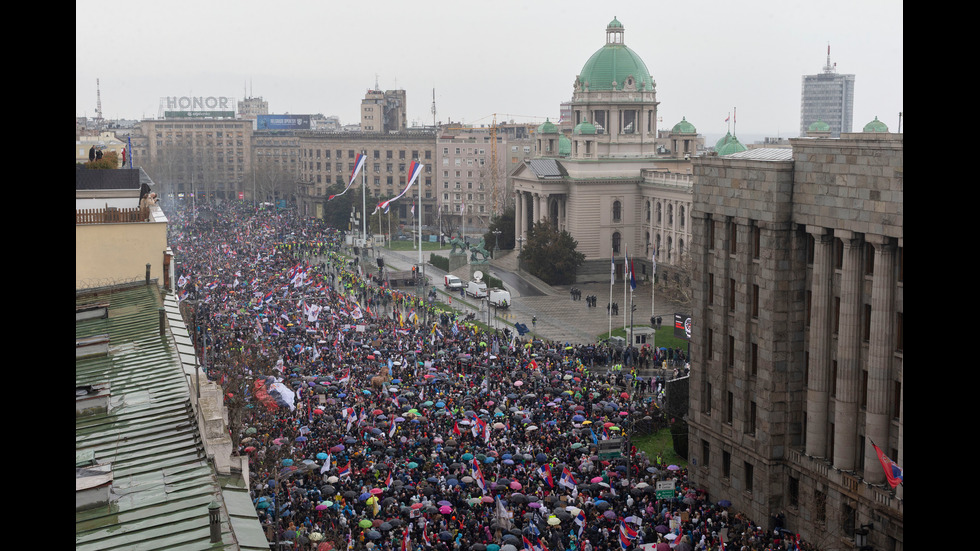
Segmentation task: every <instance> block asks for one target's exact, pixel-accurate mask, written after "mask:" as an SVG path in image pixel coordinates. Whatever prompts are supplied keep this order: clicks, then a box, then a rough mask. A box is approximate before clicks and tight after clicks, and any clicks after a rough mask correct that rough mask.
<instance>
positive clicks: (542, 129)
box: [538, 119, 558, 134]
mask: <svg viewBox="0 0 980 551" xmlns="http://www.w3.org/2000/svg"><path fill="white" fill-rule="evenodd" d="M556 133H558V127H557V126H555V125H554V123H552V122H551V119H545V120H544V122H543V123H542V124H541V126H539V127H538V134H556Z"/></svg>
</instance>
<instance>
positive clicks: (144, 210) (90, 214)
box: [75, 207, 150, 225]
mask: <svg viewBox="0 0 980 551" xmlns="http://www.w3.org/2000/svg"><path fill="white" fill-rule="evenodd" d="M149 221H150V209H149V207H138V208H133V209H117V208H112V207H108V208H104V209H76V210H75V225H79V224H121V223H132V222H149Z"/></svg>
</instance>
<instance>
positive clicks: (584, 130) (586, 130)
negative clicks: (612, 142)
mask: <svg viewBox="0 0 980 551" xmlns="http://www.w3.org/2000/svg"><path fill="white" fill-rule="evenodd" d="M595 132H596V130H595V126H594V125H593V124H592V123H591V122H589V121H587V120H586V119H585V118H584V117H583V118H582V122H580V123H578V124H576V125H575V128H574V129H573V130H572V134H595Z"/></svg>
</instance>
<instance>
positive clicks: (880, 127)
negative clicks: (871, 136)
mask: <svg viewBox="0 0 980 551" xmlns="http://www.w3.org/2000/svg"><path fill="white" fill-rule="evenodd" d="M864 131H865V132H879V133H887V132H888V127H887V126H885V123H883V122H881V121H880V120H878V117H875V120H873V121H871V122H869V123H868V124H866V125H864Z"/></svg>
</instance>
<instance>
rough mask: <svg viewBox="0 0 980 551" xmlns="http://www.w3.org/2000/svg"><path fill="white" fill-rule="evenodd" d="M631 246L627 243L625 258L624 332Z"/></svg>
mask: <svg viewBox="0 0 980 551" xmlns="http://www.w3.org/2000/svg"><path fill="white" fill-rule="evenodd" d="M629 270H630V248H629V245H626V258H625V259H624V260H623V276H624V277H623V332H624V333H625V332H626V289H627V288H628V287H629V286H630V282H629V279H630V273H629Z"/></svg>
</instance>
